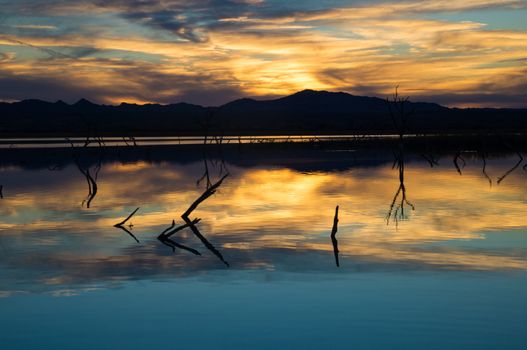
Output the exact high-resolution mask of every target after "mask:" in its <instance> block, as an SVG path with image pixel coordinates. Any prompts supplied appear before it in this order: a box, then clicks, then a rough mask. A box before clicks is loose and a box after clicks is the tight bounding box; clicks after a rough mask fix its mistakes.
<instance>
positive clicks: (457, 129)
mask: <svg viewBox="0 0 527 350" xmlns="http://www.w3.org/2000/svg"><path fill="white" fill-rule="evenodd" d="M406 108H407V110H414V113H413V114H412V115H411V116H410V117H408V122H407V128H406V131H407V132H408V133H467V132H526V131H527V110H525V109H455V108H454V109H451V108H446V107H443V106H440V105H438V104H435V103H411V102H409V103H407V106H406ZM0 115H1V117H0V134H2V135H4V136H23V135H27V136H39V135H41V136H45V135H46V136H51V135H55V136H75V135H89V136H107V135H108V136H109V135H112V136H141V135H143V136H146V135H203V134H205V133H208V134H220V135H222V134H223V135H243V134H255V135H256V134H281V135H293V134H364V133H393V132H394V131H395V130H394V125H393V121H392V119H391V117H390V114H389V112H388V107H387V104H386V101H385V100H383V99H380V98H376V97H364V96H353V95H350V94H347V93H343V92H327V91H313V90H304V91H301V92H298V93H295V94H293V95H290V96H286V97H283V98H279V99H275V100H268V101H257V100H253V99H240V100H236V101H233V102H230V103H227V104H225V105H223V106H220V107H202V106H197V105H192V104H187V103H177V104H170V105H159V104H146V105H136V104H128V103H122V104H120V105H119V106H106V105H97V104H94V103H92V102H90V101H88V100H85V99H81V100H79V101H78V102H77V103H75V104H72V105H69V104H66V103H64V102H62V101H57V102H55V103H50V102H44V101H40V100H25V101H21V102H15V103H0Z"/></svg>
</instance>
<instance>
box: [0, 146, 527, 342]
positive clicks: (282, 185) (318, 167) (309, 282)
mask: <svg viewBox="0 0 527 350" xmlns="http://www.w3.org/2000/svg"><path fill="white" fill-rule="evenodd" d="M231 148H232V149H231V150H228V151H227V152H225V153H223V152H222V151H219V152H218V151H215V152H214V153H213V154H209V152H208V151H204V152H202V151H201V150H199V151H192V152H186V151H182V150H181V147H180V148H177V147H173V146H172V147H165V148H163V149H158V148H133V149H132V147H131V148H130V150H128V149H124V150H123V149H120V150H117V149H109V150H103V151H98V150H96V149H90V150H83V151H71V150H61V151H60V150H59V151H57V150H49V149H48V150H42V151H35V150H33V151H25V152H24V151H19V152H18V151H16V150H4V151H3V153H2V160H0V162H1V163H2V168H1V171H0V184H1V185H2V186H3V191H2V192H3V193H2V194H3V199H1V200H0V310H1V313H0V315H1V316H0V341H1V343H2V344H3V345H2V348H4V349H57V348H74V349H93V348H99V349H106V348H127V349H144V348H160V347H161V346H171V347H176V348H182V349H185V348H190V347H194V348H212V347H216V348H241V349H248V348H250V349H259V348H261V349H269V348H271V347H275V348H285V349H352V348H353V349H387V348H401V349H423V348H429V349H445V348H448V349H472V348H474V349H476V348H477V349H524V348H525V344H526V341H527V329H526V327H527V326H526V324H527V301H526V298H525V295H526V292H527V231H526V228H527V184H526V181H525V179H526V176H527V171H525V170H524V169H523V166H524V163H522V161H521V159H519V157H518V155H516V154H514V153H512V154H509V155H507V154H505V155H504V154H501V155H494V156H487V157H485V158H483V157H481V156H480V155H479V154H476V153H474V152H471V151H470V150H466V151H464V152H463V153H461V154H460V157H458V158H456V157H455V154H442V155H439V156H437V157H434V156H427V155H425V157H423V156H421V155H420V154H418V153H415V154H407V155H406V156H405V161H404V163H403V164H401V162H397V161H396V162H395V164H394V157H393V152H391V151H388V150H385V151H372V150H354V149H331V150H329V149H326V150H324V149H314V150H313V149H309V150H303V149H302V150H299V151H294V152H290V151H284V150H283V149H281V148H280V147H277V149H273V150H271V151H265V152H263V151H261V152H255V151H246V150H244V149H238V148H236V147H235V146H232V147H231ZM17 152H18V153H17ZM425 158H428V159H429V160H430V158H433V161H432V162H429V161H427V160H425ZM435 163H437V164H435ZM431 164H432V165H433V167H431ZM394 165H395V166H394ZM401 165H402V166H401ZM456 165H457V166H458V167H459V171H458V169H457V168H456ZM484 166H485V167H484ZM226 174H228V176H227V177H226V178H225V179H224V181H223V182H222V183H221V185H220V186H219V187H218V189H217V192H216V193H215V194H213V195H211V196H210V197H209V198H207V199H205V200H204V201H203V202H201V203H199V206H198V207H197V208H196V209H195V210H194V211H192V213H191V214H190V216H189V217H190V219H195V218H199V219H201V221H200V222H199V223H197V224H196V225H195V227H194V228H195V229H196V230H197V231H198V234H200V235H201V236H202V239H200V238H199V237H198V236H197V235H196V233H195V232H193V230H191V229H189V228H186V229H183V230H181V231H178V232H176V233H174V234H173V235H172V236H171V237H170V238H171V239H172V241H173V242H175V243H177V244H178V245H182V246H183V247H186V248H190V249H193V250H196V251H197V252H199V253H200V254H201V255H195V254H194V253H192V252H191V251H189V250H185V249H181V248H178V247H177V246H176V247H175V250H174V251H173V250H172V247H170V246H168V245H165V244H163V242H161V241H160V240H158V239H157V237H158V235H159V234H160V233H161V232H162V231H163V230H165V229H166V228H168V227H170V226H171V223H172V220H175V225H182V224H184V221H183V219H182V218H181V215H182V214H183V213H184V212H185V211H186V210H187V209H188V208H189V206H190V205H191V204H192V203H193V202H194V201H196V199H198V198H199V197H200V196H201V195H202V194H203V193H204V192H205V191H206V190H207V188H210V187H211V186H213V185H214V184H216V183H217V182H218V181H219V180H220V179H221V178H222V177H223V176H224V175H226ZM337 205H338V206H339V213H338V219H339V221H338V231H337V233H336V235H335V238H336V240H337V242H336V243H335V245H334V244H333V242H332V240H331V238H330V233H331V231H332V227H333V223H334V216H335V207H336V206H337ZM136 208H139V210H137V212H136V213H135V214H134V215H133V216H132V217H131V218H130V219H129V220H128V221H127V222H126V223H125V224H124V225H123V227H124V228H125V229H126V230H128V231H129V233H128V232H126V231H125V230H124V229H120V228H116V227H114V225H115V224H116V223H118V222H120V221H122V220H123V219H125V218H126V217H127V216H128V215H129V214H130V213H132V212H133V211H134V210H135V209H136ZM134 237H135V238H134ZM136 239H137V240H138V241H139V242H137V241H136ZM165 243H166V242H165ZM335 250H338V254H337V255H335ZM337 258H338V264H339V266H337ZM227 265H228V266H227Z"/></svg>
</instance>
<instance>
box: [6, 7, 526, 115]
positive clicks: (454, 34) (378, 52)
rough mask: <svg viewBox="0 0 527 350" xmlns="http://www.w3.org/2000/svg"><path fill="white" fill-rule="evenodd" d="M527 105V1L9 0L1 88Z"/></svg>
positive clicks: (145, 96) (112, 96) (117, 96)
mask: <svg viewBox="0 0 527 350" xmlns="http://www.w3.org/2000/svg"><path fill="white" fill-rule="evenodd" d="M395 85H399V86H400V89H401V91H402V92H403V93H404V94H405V95H408V96H410V98H411V99H412V100H415V101H422V100H426V101H431V102H438V103H441V104H445V105H449V106H461V107H467V106H497V107H504V106H509V107H527V1H525V0H520V1H518V0H502V1H488V0H465V1H437V0H422V1H418V0H414V1H412V0H410V1H379V0H372V1H355V0H343V1H336V0H327V1H322V0H316V1H315V0H304V1H298V2H297V1H277V0H192V1H191V0H130V1H125V0H104V1H103V0H87V1H69V0H0V100H3V101H15V100H21V99H26V98H40V99H45V100H49V101H55V100H58V99H62V100H64V101H66V102H75V101H76V100H78V99H80V98H82V97H84V98H87V99H90V100H92V101H94V102H98V103H109V104H117V103H120V102H122V101H125V102H136V103H146V102H158V103H175V102H180V101H186V102H191V103H197V104H202V105H219V104H222V103H225V102H228V101H230V100H233V99H236V98H240V97H254V98H260V99H264V98H274V97H278V96H284V95H287V94H291V93H294V92H296V91H299V90H303V89H307V88H309V89H318V90H329V91H346V92H349V93H352V94H357V95H370V96H380V97H386V96H387V95H388V94H389V93H391V92H392V91H393V88H394V86H395Z"/></svg>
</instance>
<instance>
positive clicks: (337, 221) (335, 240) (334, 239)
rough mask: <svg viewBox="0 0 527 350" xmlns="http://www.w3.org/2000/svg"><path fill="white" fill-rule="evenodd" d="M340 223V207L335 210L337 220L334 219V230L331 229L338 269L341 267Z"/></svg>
mask: <svg viewBox="0 0 527 350" xmlns="http://www.w3.org/2000/svg"><path fill="white" fill-rule="evenodd" d="M338 223H339V206H338V205H337V207H336V208H335V218H334V219H333V228H332V229H331V236H330V237H331V242H332V243H333V254H334V255H335V264H336V265H337V267H339V266H340V263H339V243H338V241H337V238H336V235H337V230H338Z"/></svg>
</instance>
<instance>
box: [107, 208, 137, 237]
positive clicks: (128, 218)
mask: <svg viewBox="0 0 527 350" xmlns="http://www.w3.org/2000/svg"><path fill="white" fill-rule="evenodd" d="M138 210H139V207H137V208H136V209H135V210H134V211H133V212H132V213H131V214H130V215H128V216H127V217H126V219H124V220H123V221H121V222H119V223H117V224H115V225H113V227H117V228H120V229H121V230H123V231H124V232H126V233H128V234H129V235H130V236H131V237H132V238H133V239H135V241H136V242H137V243H139V240H138V239H137V237H135V235H134V234H133V233H132V232H130V230H128V229H127V228H126V227H125V226H124V224H126V222H127V221H128V220H130V218H131V217H132V216H134V214H135V213H136V212H137V211H138ZM129 227H130V228H131V227H132V225H129Z"/></svg>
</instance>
